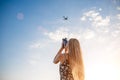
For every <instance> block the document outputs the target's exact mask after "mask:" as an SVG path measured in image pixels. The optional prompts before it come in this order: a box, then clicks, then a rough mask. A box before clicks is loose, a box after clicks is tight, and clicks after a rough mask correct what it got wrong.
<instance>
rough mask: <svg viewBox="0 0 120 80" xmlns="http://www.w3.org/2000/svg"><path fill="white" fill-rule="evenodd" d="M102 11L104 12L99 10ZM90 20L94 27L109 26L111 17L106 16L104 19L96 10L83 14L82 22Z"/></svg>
mask: <svg viewBox="0 0 120 80" xmlns="http://www.w3.org/2000/svg"><path fill="white" fill-rule="evenodd" d="M99 10H100V11H101V10H102V9H101V8H100V9H99ZM86 19H88V20H89V21H91V24H92V26H96V27H99V26H108V25H109V23H110V16H106V17H105V18H103V17H102V16H101V15H100V13H99V12H98V11H96V10H90V11H88V12H85V13H83V16H82V17H81V20H82V21H85V20H86Z"/></svg>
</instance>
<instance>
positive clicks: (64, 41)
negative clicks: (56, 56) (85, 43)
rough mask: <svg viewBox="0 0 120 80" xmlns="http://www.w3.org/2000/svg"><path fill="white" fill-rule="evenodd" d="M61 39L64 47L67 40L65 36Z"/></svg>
mask: <svg viewBox="0 0 120 80" xmlns="http://www.w3.org/2000/svg"><path fill="white" fill-rule="evenodd" d="M62 41H63V46H64V47H65V46H66V44H67V42H68V41H67V38H63V39H62Z"/></svg>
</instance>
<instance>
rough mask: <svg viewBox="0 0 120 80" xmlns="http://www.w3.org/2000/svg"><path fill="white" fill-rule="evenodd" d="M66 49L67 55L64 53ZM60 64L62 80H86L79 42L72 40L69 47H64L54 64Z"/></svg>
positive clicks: (68, 43) (68, 44)
mask: <svg viewBox="0 0 120 80" xmlns="http://www.w3.org/2000/svg"><path fill="white" fill-rule="evenodd" d="M64 49H65V53H62V51H63V50H64ZM58 62H60V68H59V70H60V80H84V66H83V60H82V53H81V48H80V44H79V41H78V40H77V39H75V38H71V39H70V40H69V41H68V42H67V45H66V46H65V47H64V44H63V43H62V46H61V48H60V50H59V51H58V53H57V55H56V56H55V58H54V63H55V64H57V63H58Z"/></svg>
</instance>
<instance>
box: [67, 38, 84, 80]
mask: <svg viewBox="0 0 120 80" xmlns="http://www.w3.org/2000/svg"><path fill="white" fill-rule="evenodd" d="M69 62H70V66H71V69H72V74H73V77H74V80H84V66H83V60H82V52H81V48H80V44H79V41H78V40H77V39H75V38H71V39H70V40H69Z"/></svg>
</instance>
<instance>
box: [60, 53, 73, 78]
mask: <svg viewBox="0 0 120 80" xmlns="http://www.w3.org/2000/svg"><path fill="white" fill-rule="evenodd" d="M64 56H65V54H64ZM59 70H60V80H74V79H73V75H72V70H71V68H70V64H69V61H68V60H67V59H66V58H65V61H64V62H63V63H62V64H60V69H59Z"/></svg>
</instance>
